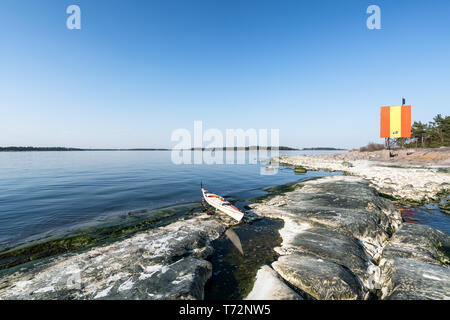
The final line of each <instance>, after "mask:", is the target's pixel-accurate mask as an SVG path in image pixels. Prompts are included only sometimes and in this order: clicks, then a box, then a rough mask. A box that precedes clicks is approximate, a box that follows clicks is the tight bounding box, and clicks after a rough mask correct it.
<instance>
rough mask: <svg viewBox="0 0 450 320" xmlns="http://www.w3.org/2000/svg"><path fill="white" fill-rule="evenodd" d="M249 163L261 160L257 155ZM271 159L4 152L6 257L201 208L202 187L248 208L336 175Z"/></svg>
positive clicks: (1, 211) (0, 228)
mask: <svg viewBox="0 0 450 320" xmlns="http://www.w3.org/2000/svg"><path fill="white" fill-rule="evenodd" d="M280 153H284V154H296V153H300V152H283V151H281V152H280ZM303 153H305V152H303ZM246 156H247V158H251V159H254V157H255V154H249V153H248V152H247V153H246ZM266 159H267V156H266V157H263V158H262V159H259V160H261V162H258V163H257V164H241V165H237V164H231V165H225V164H224V165H206V164H203V165H176V164H174V163H172V161H171V152H169V151H81V152H2V153H0V250H1V249H4V248H6V247H11V246H15V245H17V244H21V243H24V242H27V241H31V240H36V239H40V238H44V237H48V236H50V235H52V236H53V235H55V234H59V233H64V232H71V231H74V230H80V229H83V228H85V227H88V226H95V225H96V224H101V223H105V222H108V221H114V219H120V217H121V216H124V215H127V213H128V212H130V211H133V210H140V209H146V210H151V209H156V208H161V207H166V206H172V205H175V204H182V203H189V202H199V201H201V194H200V189H199V188H200V181H203V184H204V185H205V187H206V188H208V189H209V190H210V191H212V192H215V193H218V194H221V195H224V196H227V197H230V199H234V200H247V199H250V198H253V197H256V196H260V195H261V194H262V193H263V192H262V189H263V188H266V187H269V186H274V185H280V184H284V183H288V182H293V181H296V180H299V179H300V178H306V177H313V176H321V175H328V174H329V173H325V172H321V171H320V172H308V173H307V174H306V175H302V176H299V175H295V174H294V173H293V171H292V169H290V168H285V167H280V170H279V171H278V173H277V174H275V175H262V174H261V172H260V171H261V169H264V168H265V167H266V166H267V163H266V162H265V160H266ZM263 172H264V170H263ZM269 173H270V172H269ZM426 213H427V214H428V216H429V215H430V214H433V212H432V211H426ZM434 214H439V219H440V220H439V223H440V224H439V225H438V226H436V225H434V226H435V227H438V228H439V227H441V229H444V231H446V232H449V229H448V225H449V219H448V217H446V216H445V215H443V214H442V213H440V212H439V210H438V211H437V213H436V212H435V213H434ZM428 220H431V221H432V220H433V219H427V221H428ZM418 221H419V223H420V217H419V218H418Z"/></svg>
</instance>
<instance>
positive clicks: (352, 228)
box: [252, 176, 450, 299]
mask: <svg viewBox="0 0 450 320" xmlns="http://www.w3.org/2000/svg"><path fill="white" fill-rule="evenodd" d="M252 207H253V210H254V212H255V213H257V214H260V215H263V216H267V217H272V218H280V219H283V220H284V227H283V228H282V229H281V230H280V235H281V237H282V239H283V241H282V244H281V246H280V247H278V248H276V249H275V250H276V251H277V252H278V253H279V254H280V255H281V256H280V257H279V259H278V261H275V262H274V263H273V264H272V267H273V269H274V270H275V271H277V272H278V274H279V275H280V276H281V277H282V278H283V279H284V280H285V281H286V282H288V283H289V284H290V286H291V287H293V288H296V289H297V291H298V292H299V293H300V294H301V295H302V296H303V297H307V298H311V297H312V298H314V299H365V298H368V297H369V296H378V297H381V298H383V299H425V298H427V299H448V292H450V287H449V281H450V273H449V268H448V259H449V252H450V251H449V242H450V240H449V236H448V235H447V234H446V233H443V232H441V231H438V230H436V229H434V228H432V227H428V226H421V225H409V224H404V223H402V219H401V215H400V213H399V211H398V210H397V208H396V207H395V205H394V204H393V203H392V202H391V201H389V200H387V199H385V198H382V197H380V196H379V195H378V193H377V192H376V190H375V189H374V188H373V187H371V186H370V184H369V182H368V181H366V180H364V179H362V178H359V177H354V176H333V177H324V178H319V179H315V180H309V181H304V182H301V183H299V184H298V185H297V187H296V188H294V190H293V191H290V192H286V193H285V194H282V195H278V196H273V197H268V200H267V201H265V202H262V203H259V204H255V205H252Z"/></svg>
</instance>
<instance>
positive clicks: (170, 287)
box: [0, 155, 450, 300]
mask: <svg viewBox="0 0 450 320" xmlns="http://www.w3.org/2000/svg"><path fill="white" fill-rule="evenodd" d="M333 157H334V158H330V156H329V155H328V156H314V157H312V156H294V157H283V156H282V157H280V159H279V161H280V162H281V163H284V164H288V165H292V166H303V167H305V168H307V169H313V170H318V169H329V170H341V171H344V172H347V173H348V175H343V176H328V177H322V178H316V179H310V180H305V181H300V182H297V183H294V184H292V185H290V186H289V187H288V188H278V189H277V191H276V193H272V194H269V195H268V196H267V197H265V198H264V199H263V200H261V202H259V203H254V204H252V205H250V207H251V209H252V210H250V211H249V212H248V214H247V215H246V216H247V217H248V222H251V221H252V220H254V219H258V217H259V216H263V217H267V218H272V219H280V220H282V221H283V222H284V225H283V227H282V228H281V229H280V236H281V238H282V242H281V245H279V246H278V247H276V248H275V249H274V250H275V251H276V253H277V254H278V255H279V257H278V259H276V261H274V262H272V263H270V265H264V266H263V267H261V268H260V270H259V271H258V273H257V275H256V280H255V282H254V285H253V290H251V292H250V294H248V295H247V297H246V299H281V300H287V299H289V300H302V299H319V300H322V299H352V300H354V299H373V298H378V299H450V295H449V292H450V269H449V266H450V236H449V235H448V234H446V233H444V232H441V231H439V230H436V229H434V228H432V227H428V226H423V225H413V224H407V223H403V221H402V217H401V215H400V213H399V211H398V209H397V207H396V206H395V205H394V203H393V202H392V201H391V200H389V199H387V198H386V197H382V196H380V193H383V194H385V195H389V196H391V197H394V198H398V199H403V200H405V199H406V200H411V199H412V200H413V201H424V199H425V200H427V199H428V200H429V199H435V198H436V197H438V196H439V195H440V194H442V193H443V192H448V187H449V184H448V183H449V175H448V173H446V172H445V171H444V172H440V171H438V170H437V169H436V168H430V167H416V166H414V167H411V166H407V167H405V166H400V167H399V166H389V165H386V163H383V162H381V161H373V160H350V159H348V158H342V159H340V158H337V156H335V155H334V156H333ZM388 179H389V180H388ZM407 185H413V186H414V187H411V188H408V187H407ZM221 218H222V219H220V220H218V219H217V217H216V216H214V215H208V214H206V213H202V212H196V213H192V214H190V215H188V216H186V217H184V218H181V219H179V220H177V221H175V222H172V223H170V224H168V225H165V226H160V227H156V228H153V229H149V230H146V231H142V232H139V233H137V234H134V235H132V236H130V237H129V238H127V239H125V240H119V241H116V242H113V243H110V244H107V245H102V246H98V247H94V248H89V249H82V250H77V251H76V252H68V253H66V254H63V255H59V256H56V257H53V258H45V259H41V260H38V261H36V262H33V261H32V262H29V263H26V264H22V265H19V266H16V267H13V268H10V269H8V270H4V271H2V275H1V276H0V299H203V298H204V287H205V284H206V283H207V281H208V279H210V278H211V276H212V272H213V271H214V272H215V271H217V270H212V264H211V262H210V258H211V255H212V253H213V251H214V249H213V247H212V242H213V241H214V240H216V239H218V238H219V237H220V236H221V235H222V234H224V233H225V231H226V229H227V228H228V227H230V226H231V225H233V224H235V222H233V221H231V218H230V219H227V218H226V217H224V216H221ZM277 243H279V242H277ZM274 256H276V255H274ZM271 261H272V260H271ZM264 263H266V262H264Z"/></svg>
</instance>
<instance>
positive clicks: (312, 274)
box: [272, 254, 362, 300]
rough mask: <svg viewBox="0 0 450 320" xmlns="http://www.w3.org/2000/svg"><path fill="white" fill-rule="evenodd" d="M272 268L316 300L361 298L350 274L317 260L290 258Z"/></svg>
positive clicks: (302, 255)
mask: <svg viewBox="0 0 450 320" xmlns="http://www.w3.org/2000/svg"><path fill="white" fill-rule="evenodd" d="M272 266H273V268H274V269H275V270H276V271H277V272H278V273H279V274H280V275H281V276H282V277H283V278H284V279H285V280H286V281H288V282H289V283H290V284H292V285H293V286H295V287H297V288H298V289H300V290H302V291H303V292H306V293H307V294H309V295H310V296H312V297H314V298H316V299H319V300H330V299H333V300H355V299H360V298H362V291H361V285H360V284H359V283H358V280H357V279H356V277H355V276H354V275H353V274H352V273H351V271H349V270H348V269H346V268H344V267H342V266H341V265H339V264H336V263H334V262H330V261H328V260H323V259H321V258H319V257H318V256H313V255H309V254H291V255H287V256H282V257H280V258H279V259H278V261H275V262H274V263H273V264H272Z"/></svg>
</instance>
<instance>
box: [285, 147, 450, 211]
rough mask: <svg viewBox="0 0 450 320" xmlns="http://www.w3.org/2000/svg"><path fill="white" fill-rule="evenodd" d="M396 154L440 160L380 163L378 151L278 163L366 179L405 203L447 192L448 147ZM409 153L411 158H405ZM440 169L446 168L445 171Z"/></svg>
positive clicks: (449, 180)
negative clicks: (343, 173)
mask: <svg viewBox="0 0 450 320" xmlns="http://www.w3.org/2000/svg"><path fill="white" fill-rule="evenodd" d="M399 153H401V154H403V153H404V154H405V157H406V158H408V157H412V155H414V154H416V155H417V157H418V158H420V157H423V158H424V159H427V158H430V159H432V158H433V157H438V158H439V159H441V158H442V159H443V160H442V159H441V160H440V162H433V161H431V160H430V161H431V162H426V163H422V162H420V164H409V162H405V161H404V162H399V161H397V162H396V161H391V160H387V161H386V160H383V159H381V153H377V152H345V153H339V154H325V155H296V156H289V157H287V156H283V155H282V156H280V157H279V159H278V161H279V162H280V163H282V164H286V165H292V166H302V167H305V168H307V169H309V170H320V169H323V170H331V171H343V172H347V173H349V174H351V175H354V176H358V177H361V178H364V179H366V180H367V181H369V182H370V183H371V185H372V186H373V187H375V188H376V189H377V190H378V191H379V192H381V193H384V194H387V195H389V196H392V197H394V198H397V199H404V200H408V201H411V200H413V201H418V202H423V201H425V202H426V201H432V200H436V199H437V198H438V195H439V194H440V193H448V192H450V174H449V173H448V167H449V166H450V163H449V161H450V148H446V149H445V150H444V149H442V150H434V151H426V152H425V151H418V150H416V151H414V150H410V151H409V152H408V150H403V151H401V152H399ZM409 153H411V156H406V154H409ZM419 154H420V156H419ZM435 154H438V156H437V155H435ZM369 159H372V160H369ZM375 160H378V161H375ZM443 168H444V169H445V168H447V171H446V170H443Z"/></svg>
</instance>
